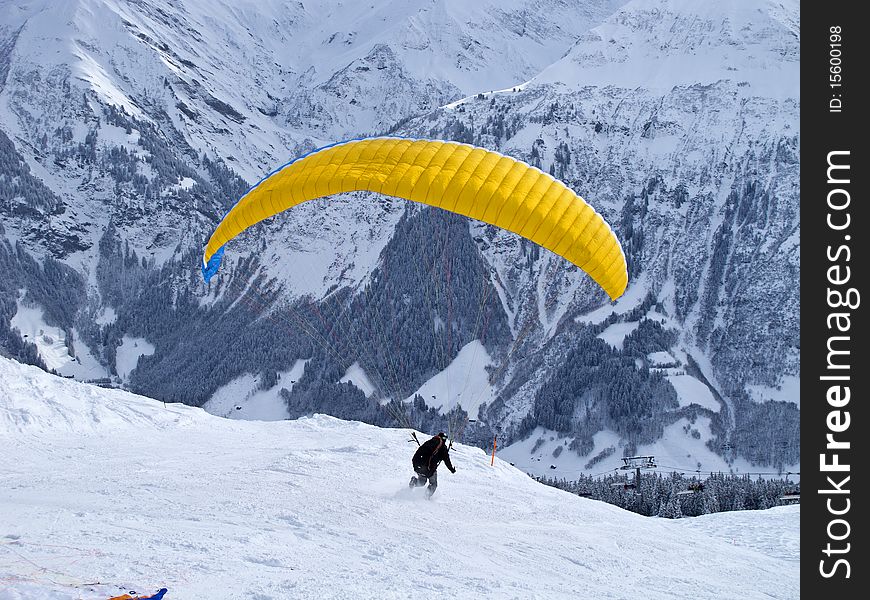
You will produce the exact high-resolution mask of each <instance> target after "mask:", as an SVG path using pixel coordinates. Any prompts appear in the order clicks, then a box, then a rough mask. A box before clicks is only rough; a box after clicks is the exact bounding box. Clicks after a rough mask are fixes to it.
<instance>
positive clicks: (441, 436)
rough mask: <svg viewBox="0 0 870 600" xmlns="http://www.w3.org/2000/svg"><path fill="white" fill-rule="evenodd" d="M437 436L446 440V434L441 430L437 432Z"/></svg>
mask: <svg viewBox="0 0 870 600" xmlns="http://www.w3.org/2000/svg"><path fill="white" fill-rule="evenodd" d="M437 437H440V438H441V439H442V440H447V434H446V433H444V432H443V431H441V432H439V433H438V436H437Z"/></svg>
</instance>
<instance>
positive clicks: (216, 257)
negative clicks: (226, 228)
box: [202, 246, 226, 283]
mask: <svg viewBox="0 0 870 600" xmlns="http://www.w3.org/2000/svg"><path fill="white" fill-rule="evenodd" d="M225 248H226V246H221V247H220V248H218V251H217V252H215V253H214V254H213V255H212V257H211V258H210V259H208V264H205V265H202V278H203V279H205V282H206V283H208V282H209V280H211V278H212V277H214V274H215V273H217V271H218V269H219V268H220V266H221V259H222V258H223V257H224V249H225Z"/></svg>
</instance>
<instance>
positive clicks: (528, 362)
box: [0, 0, 800, 477]
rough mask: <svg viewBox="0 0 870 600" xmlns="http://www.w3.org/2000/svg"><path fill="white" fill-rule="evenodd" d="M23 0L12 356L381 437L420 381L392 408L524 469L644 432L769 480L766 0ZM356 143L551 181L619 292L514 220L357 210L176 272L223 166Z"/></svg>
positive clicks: (770, 124) (792, 448)
mask: <svg viewBox="0 0 870 600" xmlns="http://www.w3.org/2000/svg"><path fill="white" fill-rule="evenodd" d="M496 4H497V5H496ZM53 6H54V5H53V4H52V3H47V2H40V1H34V2H27V3H22V2H7V3H4V4H3V5H2V6H0V11H2V16H3V19H2V21H0V22H2V23H3V24H4V25H3V26H2V27H3V29H2V31H0V82H2V83H0V85H2V92H0V114H2V115H3V118H2V120H0V122H2V126H0V129H2V131H0V153H2V157H0V158H2V160H0V169H2V172H0V178H2V181H3V182H4V184H3V186H2V187H0V192H2V200H3V201H2V202H0V218H2V224H0V227H2V234H0V235H2V236H3V241H4V242H5V243H4V244H0V265H2V266H3V268H4V272H6V273H10V275H9V276H7V277H6V278H5V279H4V280H3V281H0V346H2V347H3V348H5V349H6V350H5V351H6V352H7V353H8V354H10V355H13V356H17V357H18V358H19V359H21V360H25V361H28V362H39V361H40V360H41V361H43V363H48V362H51V363H52V364H51V365H48V364H46V366H49V367H54V366H55V365H57V366H58V368H59V369H60V372H62V373H64V374H78V376H80V377H83V376H85V375H83V374H85V373H86V374H87V375H86V376H87V377H89V378H93V379H98V378H104V379H106V380H107V381H106V382H104V383H111V384H114V385H120V386H125V387H128V388H131V389H134V390H135V391H137V392H139V393H144V394H147V395H150V396H153V397H156V398H160V399H167V400H172V401H178V400H180V401H183V402H185V403H190V404H195V405H203V404H205V403H207V402H209V401H210V400H211V401H212V402H210V403H209V404H208V405H209V406H215V405H221V406H224V405H225V404H226V406H228V407H233V406H234V405H235V404H236V403H235V400H239V402H240V403H241V402H242V400H241V399H242V398H248V399H254V398H259V399H267V400H264V402H267V403H270V404H269V406H268V407H267V409H266V410H264V411H263V412H260V411H259V409H258V410H253V407H252V410H249V411H245V410H238V411H235V412H233V413H232V414H233V415H234V416H244V415H252V414H254V413H257V414H269V415H271V416H273V417H277V418H280V416H281V415H287V416H299V415H305V414H309V413H311V412H329V413H331V414H334V415H336V416H342V417H345V418H356V419H364V420H367V421H370V422H374V423H379V424H388V423H393V422H395V421H396V420H398V421H401V419H395V420H390V419H389V417H390V415H388V414H386V411H385V410H384V409H382V406H381V405H380V404H379V403H378V402H379V401H381V400H384V399H385V398H386V397H390V398H394V399H408V398H413V397H414V395H415V394H419V396H418V398H419V400H420V402H424V404H423V405H422V406H420V405H417V404H414V405H406V406H409V407H408V409H407V411H408V412H409V413H414V414H412V415H411V416H410V418H411V419H413V420H414V423H415V426H417V427H421V428H424V427H425V428H429V427H433V428H438V427H442V426H447V425H449V424H451V422H453V424H455V423H456V422H459V423H463V422H464V421H465V420H468V419H470V420H474V419H477V421H476V423H475V424H472V425H470V426H469V427H468V428H466V429H465V430H464V431H463V432H464V433H465V434H466V437H465V438H464V439H465V441H468V442H469V443H477V444H480V445H485V444H488V443H489V442H490V441H491V439H492V436H493V435H495V434H498V435H499V440H500V441H502V442H503V443H506V444H509V443H512V442H522V443H523V444H526V446H528V447H529V448H530V447H532V446H533V445H534V444H535V443H537V440H538V439H543V440H544V445H545V446H546V448H547V449H546V455H548V456H551V457H552V458H553V460H552V461H550V460H548V459H547V456H542V455H537V456H535V457H534V458H535V460H534V463H536V464H542V465H544V466H543V468H544V469H549V468H548V466H547V465H548V463H549V464H554V465H555V466H556V471H557V473H556V474H558V475H560V476H566V477H570V476H571V475H572V473H575V472H576V471H577V469H578V468H583V469H586V470H590V469H595V471H597V470H598V469H599V467H600V466H601V462H602V461H605V460H614V459H615V457H617V456H619V455H620V454H623V453H629V454H631V453H635V452H638V451H640V450H641V449H646V450H647V451H652V450H651V449H653V448H661V446H656V444H658V443H659V442H660V441H661V442H662V443H663V444H664V446H666V447H668V448H669V450H668V452H669V453H672V454H673V455H677V456H681V457H682V456H685V457H686V462H685V465H684V464H683V463H680V466H681V467H682V466H685V467H686V468H688V469H691V470H694V469H704V470H713V469H727V468H735V469H738V468H739V469H740V470H743V471H745V470H746V469H747V467H749V466H752V465H758V466H770V467H773V468H775V469H781V470H783V471H785V470H796V469H794V467H795V466H796V465H797V464H798V463H799V448H798V443H797V442H798V440H799V426H798V425H799V416H800V412H799V395H798V392H797V388H798V385H797V384H798V382H799V370H800V369H799V352H798V349H799V345H800V344H799V296H798V289H799V274H798V273H799V272H798V267H799V262H800V234H799V225H800V223H799V216H798V206H799V197H798V193H797V184H798V175H799V151H800V135H799V130H798V122H799V121H798V117H799V107H800V99H799V95H798V91H797V83H798V79H797V64H798V56H799V54H798V37H799V11H798V6H797V5H796V4H795V3H793V2H772V1H767V0H756V1H754V2H749V3H747V2H737V1H726V2H717V3H715V4H709V3H705V4H698V3H692V2H684V1H677V0H643V1H640V0H635V1H633V2H629V3H622V2H613V3H604V4H600V3H595V4H594V6H593V5H592V4H588V5H587V3H585V2H562V1H557V0H551V1H547V2H539V3H535V4H532V5H530V4H528V3H520V2H516V3H514V2H510V3H458V2H433V3H431V4H423V5H421V4H419V3H410V2H401V1H398V0H396V1H389V2H388V1H383V2H378V3H375V4H374V8H373V9H365V11H364V12H365V13H366V16H365V17H364V18H362V13H361V12H360V11H363V9H364V7H350V6H347V5H346V3H345V4H342V3H338V2H331V1H325V0H324V1H321V2H316V3H308V2H306V3H303V4H292V5H287V4H284V3H277V2H274V3H268V2H267V3H257V5H256V6H254V4H251V3H248V2H242V3H223V2H218V3H201V2H194V1H190V0H188V1H186V2H181V3H172V4H169V3H164V2H158V1H148V2H146V1H141V2H124V3H121V2H114V1H109V0H105V1H98V0H81V1H78V2H69V3H65V4H64V5H63V7H61V8H59V9H57V10H54V9H52V7H53ZM617 8H618V10H616V9H617ZM614 10H615V12H613V13H612V14H610V13H611V11H614ZM590 26H593V27H592V28H591V29H590V28H589V27H590ZM103 32H106V33H105V35H104V34H103ZM333 34H335V35H333ZM101 36H102V37H101ZM101 40H102V41H101ZM290 40H292V43H289V41H290ZM566 51H567V53H566ZM563 54H564V56H563ZM554 61H555V62H554ZM522 82H525V83H522ZM478 86H479V87H478ZM492 88H499V89H502V90H503V91H501V92H491V91H490V90H491V89H492ZM469 94H470V96H469ZM461 95H465V96H467V97H466V98H464V99H462V98H459V96H461ZM457 98H459V99H457ZM441 104H443V105H444V106H443V107H442V108H437V107H438V106H439V105H441ZM421 113H423V114H422V116H421ZM384 129H389V130H391V131H392V132H393V133H394V134H397V135H406V136H422V137H440V138H446V139H456V140H460V141H464V142H470V143H475V144H478V145H482V146H485V147H488V148H492V149H496V150H500V151H502V152H505V153H507V154H510V155H513V156H516V157H518V158H521V159H524V160H527V161H529V162H530V163H532V164H534V165H536V166H538V167H540V168H541V169H543V170H546V171H550V172H552V173H553V174H554V175H555V176H556V177H558V178H560V179H562V180H563V181H565V182H566V183H568V184H569V185H570V186H571V187H572V188H573V189H575V190H576V191H577V192H578V193H580V194H581V195H582V196H584V197H585V198H586V199H587V200H589V201H590V202H591V203H592V205H593V206H594V207H595V208H596V209H597V210H599V211H600V212H602V213H603V214H604V215H605V216H606V217H607V219H608V221H609V222H610V223H611V224H612V225H613V226H614V229H615V231H616V233H617V235H618V236H619V238H620V239H621V240H622V242H623V246H624V248H625V250H626V254H627V256H628V259H629V263H630V268H631V273H630V279H631V285H630V287H629V290H628V292H627V294H626V295H625V296H624V297H623V298H621V299H620V301H619V302H617V303H616V304H613V305H610V304H608V303H607V301H606V298H605V297H604V296H603V295H602V294H601V293H600V292H599V291H598V289H597V288H596V286H594V285H593V284H592V283H591V282H590V281H589V280H588V278H586V277H585V276H584V275H583V274H582V273H580V272H579V271H578V270H576V269H573V268H569V267H568V266H567V265H566V263H565V262H564V261H562V260H561V259H559V258H558V257H555V256H553V255H552V254H550V253H547V252H542V251H541V250H540V249H539V248H537V247H536V246H533V245H530V244H527V243H524V242H523V241H522V240H519V239H518V238H517V237H516V236H512V235H509V234H506V233H504V232H501V231H497V230H494V229H492V228H489V227H486V226H483V225H481V224H479V223H469V222H467V221H462V222H459V221H453V220H450V219H449V218H446V217H444V216H443V215H440V214H438V213H435V212H432V211H425V210H423V211H421V210H418V209H417V208H415V207H414V206H412V205H410V204H407V203H401V202H397V201H393V200H390V199H384V198H374V197H372V196H371V195H368V194H346V195H341V196H339V197H336V198H329V199H325V200H322V201H317V202H312V203H310V204H308V205H305V206H302V207H299V208H298V209H297V210H293V211H289V212H288V214H284V215H281V216H279V217H277V218H275V219H272V220H270V221H269V222H264V223H263V224H261V225H258V226H257V227H255V228H252V230H251V231H250V232H249V233H247V234H246V235H245V236H243V237H242V238H241V239H239V241H238V242H237V243H236V244H234V245H231V246H230V248H229V250H228V253H227V259H226V264H225V267H224V269H223V271H222V273H221V275H220V276H219V277H218V279H217V280H216V281H215V282H213V284H212V285H211V286H204V285H203V284H202V282H201V279H200V277H199V274H198V261H199V258H200V252H201V248H202V245H203V242H204V240H205V237H206V236H207V235H208V234H209V232H210V231H211V230H212V228H213V226H214V223H215V221H216V220H217V219H218V218H220V216H221V215H222V214H224V213H225V212H226V210H227V208H228V207H229V206H230V205H231V204H232V203H233V202H234V201H235V200H236V199H237V198H238V197H239V196H240V195H241V194H243V193H244V192H245V190H246V189H247V188H248V186H249V185H250V184H251V183H253V182H254V181H256V180H257V179H259V178H260V177H262V176H263V175H264V174H265V173H266V172H268V171H269V170H271V169H273V168H275V167H277V166H278V165H280V164H283V163H284V162H285V161H286V160H287V158H288V157H293V156H297V155H299V154H301V153H303V152H305V151H308V150H310V149H311V148H313V147H315V146H317V145H319V144H321V143H324V142H332V141H335V140H336V139H341V138H345V137H349V136H352V135H355V134H357V133H360V132H373V131H381V130H384ZM9 182H12V184H11V185H10V184H9ZM16 315H17V316H16ZM39 315H42V317H41V318H38V317H39ZM13 320H14V323H13ZM16 324H20V326H19V327H17V329H19V333H15V329H16ZM22 328H25V329H26V330H27V331H24V329H22ZM24 336H27V337H24ZM31 342H35V343H31ZM40 348H42V349H44V350H45V351H44V352H42V354H40ZM465 348H469V349H477V348H481V349H482V350H481V351H480V352H476V351H472V352H466V353H465V354H462V353H463V349H465ZM49 351H50V352H51V353H52V354H51V356H48V355H47V354H46V353H48V352H49ZM65 352H66V354H65ZM460 354H462V356H460ZM468 354H471V355H472V358H474V357H477V356H479V357H480V359H479V360H477V359H476V358H475V361H476V362H477V364H474V365H472V364H471V363H472V362H475V361H469V360H468ZM43 355H45V356H43ZM300 361H302V362H304V364H305V365H306V368H305V370H304V372H303V373H302V374H301V375H299V376H297V375H293V376H290V375H289V373H290V372H291V371H292V370H293V368H294V365H297V364H300ZM100 370H102V373H100ZM350 373H354V377H356V379H359V380H360V381H363V382H364V383H362V384H360V385H359V386H357V385H355V384H353V383H347V382H348V381H353V378H351V377H350V376H349V374H350ZM285 375H286V377H285ZM98 376H101V377H98ZM484 380H485V381H484ZM469 382H474V385H473V386H471V388H473V390H472V389H467V388H469ZM226 394H229V395H236V394H237V395H238V396H237V397H235V398H231V399H229V400H228V401H225V400H222V401H220V402H218V401H217V400H216V399H217V398H218V397H221V398H223V396H224V395H226ZM463 394H465V398H461V396H462V395H463ZM433 396H435V397H433ZM469 396H473V398H471V399H470V400H469V399H468V397H469ZM427 404H428V406H427ZM429 406H432V407H456V406H464V407H465V408H466V410H467V411H468V414H464V415H463V414H462V413H454V414H453V415H452V416H448V415H445V414H444V413H443V411H442V413H441V414H440V415H438V414H435V415H433V414H432V412H431V411H428V407H429ZM285 407H286V408H285ZM418 408H419V410H417V409H418ZM481 409H482V410H481ZM228 410H233V409H227V408H226V407H224V408H223V409H221V414H226V413H227V411H228ZM536 431H537V432H538V433H537V435H535V436H534V439H531V437H530V436H532V435H533V434H534V432H536ZM549 437H554V438H558V439H559V443H558V444H555V447H550V446H549V445H548V443H547V442H548V441H550V440H549ZM526 446H523V452H524V453H525V454H526V455H527V457H530V456H531V455H529V454H528V451H527V449H526ZM563 447H566V449H567V450H568V451H567V452H564V453H562V454H561V455H559V454H558V453H559V452H561V450H562V448H563ZM540 451H542V450H541V449H540V448H539V452H540ZM554 453H555V455H554ZM517 464H520V462H517ZM765 470H767V469H765ZM545 472H546V473H547V474H551V473H550V471H549V470H546V471H545Z"/></svg>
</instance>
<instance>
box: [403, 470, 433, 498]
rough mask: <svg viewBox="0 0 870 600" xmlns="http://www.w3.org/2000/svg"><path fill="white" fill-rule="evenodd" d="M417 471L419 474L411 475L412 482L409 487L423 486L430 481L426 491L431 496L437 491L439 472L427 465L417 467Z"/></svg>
mask: <svg viewBox="0 0 870 600" xmlns="http://www.w3.org/2000/svg"><path fill="white" fill-rule="evenodd" d="M414 471H416V473H417V476H416V477H411V482H410V483H409V487H412V488H415V487H422V486H424V485H426V483H427V482H428V483H429V487H428V488H427V490H426V492H427V493H428V494H429V495H430V496H431V495H432V494H434V493H435V488H437V487H438V473H437V472H436V471H429V470H428V469H426V468H425V467H416V468H415V469H414Z"/></svg>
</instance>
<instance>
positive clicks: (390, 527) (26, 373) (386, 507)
mask: <svg viewBox="0 0 870 600" xmlns="http://www.w3.org/2000/svg"><path fill="white" fill-rule="evenodd" d="M407 439H408V435H407V432H406V431H403V430H396V429H380V428H377V427H373V426H370V425H365V424H361V423H357V422H349V421H341V420H339V419H335V418H332V417H326V416H322V415H315V416H313V417H309V418H303V419H299V420H297V421H279V422H274V423H266V422H248V421H233V420H227V419H221V418H218V417H214V416H212V415H209V414H208V413H206V412H205V411H203V410H201V409H197V408H191V407H187V406H182V405H177V404H168V405H164V404H162V403H160V402H157V401H155V400H151V399H148V398H144V397H141V396H135V395H133V394H129V393H126V392H122V391H116V390H104V389H101V388H96V387H92V386H88V385H86V384H81V383H77V382H73V381H69V380H65V379H61V378H57V377H52V376H50V375H47V374H45V373H43V372H41V371H39V370H38V369H36V368H33V367H28V366H23V365H19V364H18V363H14V362H12V361H9V360H7V359H2V358H0V474H2V479H3V483H4V485H3V486H0V598H3V599H22V598H52V599H54V598H56V599H73V598H83V599H96V598H102V599H105V598H107V597H108V596H110V595H112V594H113V593H118V594H120V593H122V592H123V591H126V590H136V591H138V592H139V593H153V592H154V591H156V590H157V589H158V588H160V587H167V588H169V593H168V594H167V596H166V598H167V600H175V599H177V598H181V599H185V600H187V599H197V598H203V599H205V598H208V599H215V598H228V599H230V598H239V599H241V598H244V599H251V598H257V599H259V600H267V599H279V598H312V599H314V598H318V599H320V598H351V597H353V598H407V597H408V596H409V595H410V594H426V595H432V594H437V595H439V596H442V597H451V598H542V599H543V598H547V599H549V598H612V599H624V598H629V597H635V596H637V595H638V594H642V596H643V597H644V598H650V599H665V598H669V599H672V598H694V599H702V598H711V599H712V598H715V599H717V600H721V599H722V598H748V599H753V598H758V599H761V598H765V599H770V598H783V599H786V598H789V599H790V598H794V597H796V596H798V595H799V592H800V589H799V578H798V573H799V562H798V552H799V548H798V543H797V542H798V539H799V520H800V507H782V508H779V509H775V510H771V511H745V512H741V513H725V514H720V515H711V516H707V517H705V518H703V519H695V520H691V521H690V520H683V521H668V520H663V519H658V518H647V517H641V516H639V515H635V514H633V513H630V512H626V511H623V510H621V509H619V508H617V507H614V506H611V505H609V504H606V503H602V502H597V501H593V500H588V499H584V498H579V497H576V496H572V495H570V494H567V493H565V492H562V491H560V490H556V489H554V488H549V487H546V486H543V485H541V484H538V483H536V482H535V481H533V480H531V479H530V478H529V477H527V476H526V475H524V474H522V473H521V472H520V471H518V470H516V469H514V468H512V467H511V466H510V465H508V464H507V463H505V462H503V461H501V460H498V461H496V464H495V466H490V461H489V457H488V456H487V455H486V454H485V453H484V452H483V451H482V450H479V449H476V448H470V447H467V446H462V445H460V446H457V447H454V450H453V452H452V458H453V461H454V463H455V464H456V466H457V469H458V470H457V473H456V474H455V475H451V474H450V473H449V472H448V471H447V470H446V469H441V471H442V472H441V473H440V477H439V480H440V485H439V489H438V492H437V493H436V494H435V496H434V498H433V500H431V501H426V500H424V499H423V492H422V490H414V491H413V492H412V491H410V490H408V489H407V487H406V485H407V481H408V478H409V477H410V474H411V473H410V454H411V451H412V447H411V445H409V444H408V443H407ZM628 570H630V571H631V573H632V576H631V577H626V576H625V573H626V572H627V571H628ZM97 582H98V583H97Z"/></svg>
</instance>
